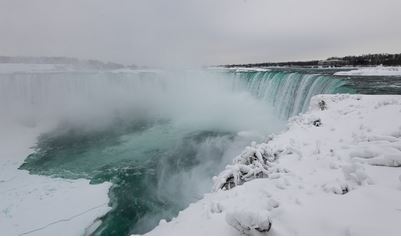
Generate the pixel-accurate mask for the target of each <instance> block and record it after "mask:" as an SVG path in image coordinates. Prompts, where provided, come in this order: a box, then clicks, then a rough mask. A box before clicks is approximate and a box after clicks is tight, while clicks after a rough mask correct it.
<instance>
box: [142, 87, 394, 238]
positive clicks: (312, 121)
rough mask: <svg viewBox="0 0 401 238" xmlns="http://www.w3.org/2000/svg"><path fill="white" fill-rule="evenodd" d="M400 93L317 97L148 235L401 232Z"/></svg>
mask: <svg viewBox="0 0 401 238" xmlns="http://www.w3.org/2000/svg"><path fill="white" fill-rule="evenodd" d="M400 118H401V96H398V95H397V96H391V95H386V96H368V95H319V96H315V97H313V99H312V101H311V105H310V109H309V111H308V112H307V113H305V114H303V115H300V116H297V117H294V118H292V119H291V120H290V122H289V124H288V130H287V131H285V132H283V133H282V134H280V135H277V136H273V137H272V138H270V139H269V140H268V141H266V142H265V143H261V144H256V143H253V144H252V145H251V146H249V147H247V148H246V149H245V150H244V152H243V153H242V154H241V155H239V156H238V157H237V158H235V159H234V161H233V163H232V164H231V165H228V166H227V167H226V169H225V170H224V171H222V173H221V174H220V175H218V176H216V177H215V178H214V180H215V187H214V190H215V191H214V192H211V193H209V194H206V195H205V196H204V198H203V199H202V200H200V201H198V202H196V203H194V204H191V205H190V206H189V207H188V208H187V209H185V210H183V211H181V212H180V213H179V215H178V217H177V218H174V219H173V220H172V221H170V222H166V221H164V220H162V221H161V222H160V224H159V226H157V227H156V228H155V229H154V230H153V231H151V232H149V233H148V234H147V235H240V234H247V235H401V226H400V225H401V223H400V221H401V202H400V201H401V167H400V166H401V120H400Z"/></svg>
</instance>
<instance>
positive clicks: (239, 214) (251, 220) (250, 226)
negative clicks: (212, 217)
mask: <svg viewBox="0 0 401 238" xmlns="http://www.w3.org/2000/svg"><path fill="white" fill-rule="evenodd" d="M225 219H226V222H227V223H228V224H229V225H230V226H232V227H234V228H235V229H236V230H238V231H239V232H240V233H241V234H244V235H257V236H258V235H266V234H267V233H268V232H269V231H270V228H271V226H272V222H271V220H270V216H269V213H268V212H267V211H248V210H234V211H231V212H227V214H226V217H225Z"/></svg>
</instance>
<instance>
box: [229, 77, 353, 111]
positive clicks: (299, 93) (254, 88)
mask: <svg viewBox="0 0 401 238" xmlns="http://www.w3.org/2000/svg"><path fill="white" fill-rule="evenodd" d="M233 74H234V82H233V87H234V88H236V89H238V88H242V89H246V90H249V91H250V92H251V93H252V94H253V95H254V96H256V97H257V98H259V99H261V100H264V101H266V102H267V103H269V104H271V105H273V107H274V108H275V110H276V111H277V112H278V114H279V115H280V117H282V118H288V117H291V116H294V115H297V114H298V113H300V112H304V111H306V110H307V108H308V106H309V102H310V99H311V98H312V97H313V96H314V95H317V94H333V93H346V92H351V91H350V89H349V88H347V87H346V85H347V83H346V82H345V81H342V80H339V79H337V78H334V77H331V76H328V75H319V74H304V73H297V72H286V71H260V70H259V71H234V72H233Z"/></svg>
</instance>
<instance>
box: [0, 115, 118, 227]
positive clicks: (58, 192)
mask: <svg viewBox="0 0 401 238" xmlns="http://www.w3.org/2000/svg"><path fill="white" fill-rule="evenodd" d="M2 123H4V122H2ZM43 130H45V129H44V128H41V127H26V126H22V125H16V124H12V123H9V124H8V125H7V126H4V125H3V127H2V129H1V134H0V234H1V235H84V234H90V233H91V231H93V229H95V228H96V227H97V226H98V225H99V224H100V223H99V221H97V220H96V219H97V218H99V217H101V216H102V215H104V214H105V213H107V212H108V211H109V210H110V209H111V208H110V207H109V205H108V203H109V198H108V195H107V194H108V191H109V188H110V186H111V184H110V183H103V184H98V185H90V184H89V181H88V180H84V179H78V180H66V179H60V178H51V177H45V176H38V175H30V174H29V173H28V171H23V170H18V167H19V166H20V165H21V164H22V163H23V161H24V159H25V158H26V157H27V155H28V154H30V153H32V149H31V147H32V146H34V144H35V142H36V138H37V136H38V135H39V134H40V133H41V132H43Z"/></svg>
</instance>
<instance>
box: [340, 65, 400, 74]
mask: <svg viewBox="0 0 401 238" xmlns="http://www.w3.org/2000/svg"><path fill="white" fill-rule="evenodd" d="M334 75H349V76H352V75H353V76H356V75H361V76H401V67H384V66H377V67H365V68H359V69H354V70H350V71H341V72H336V73H334Z"/></svg>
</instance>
